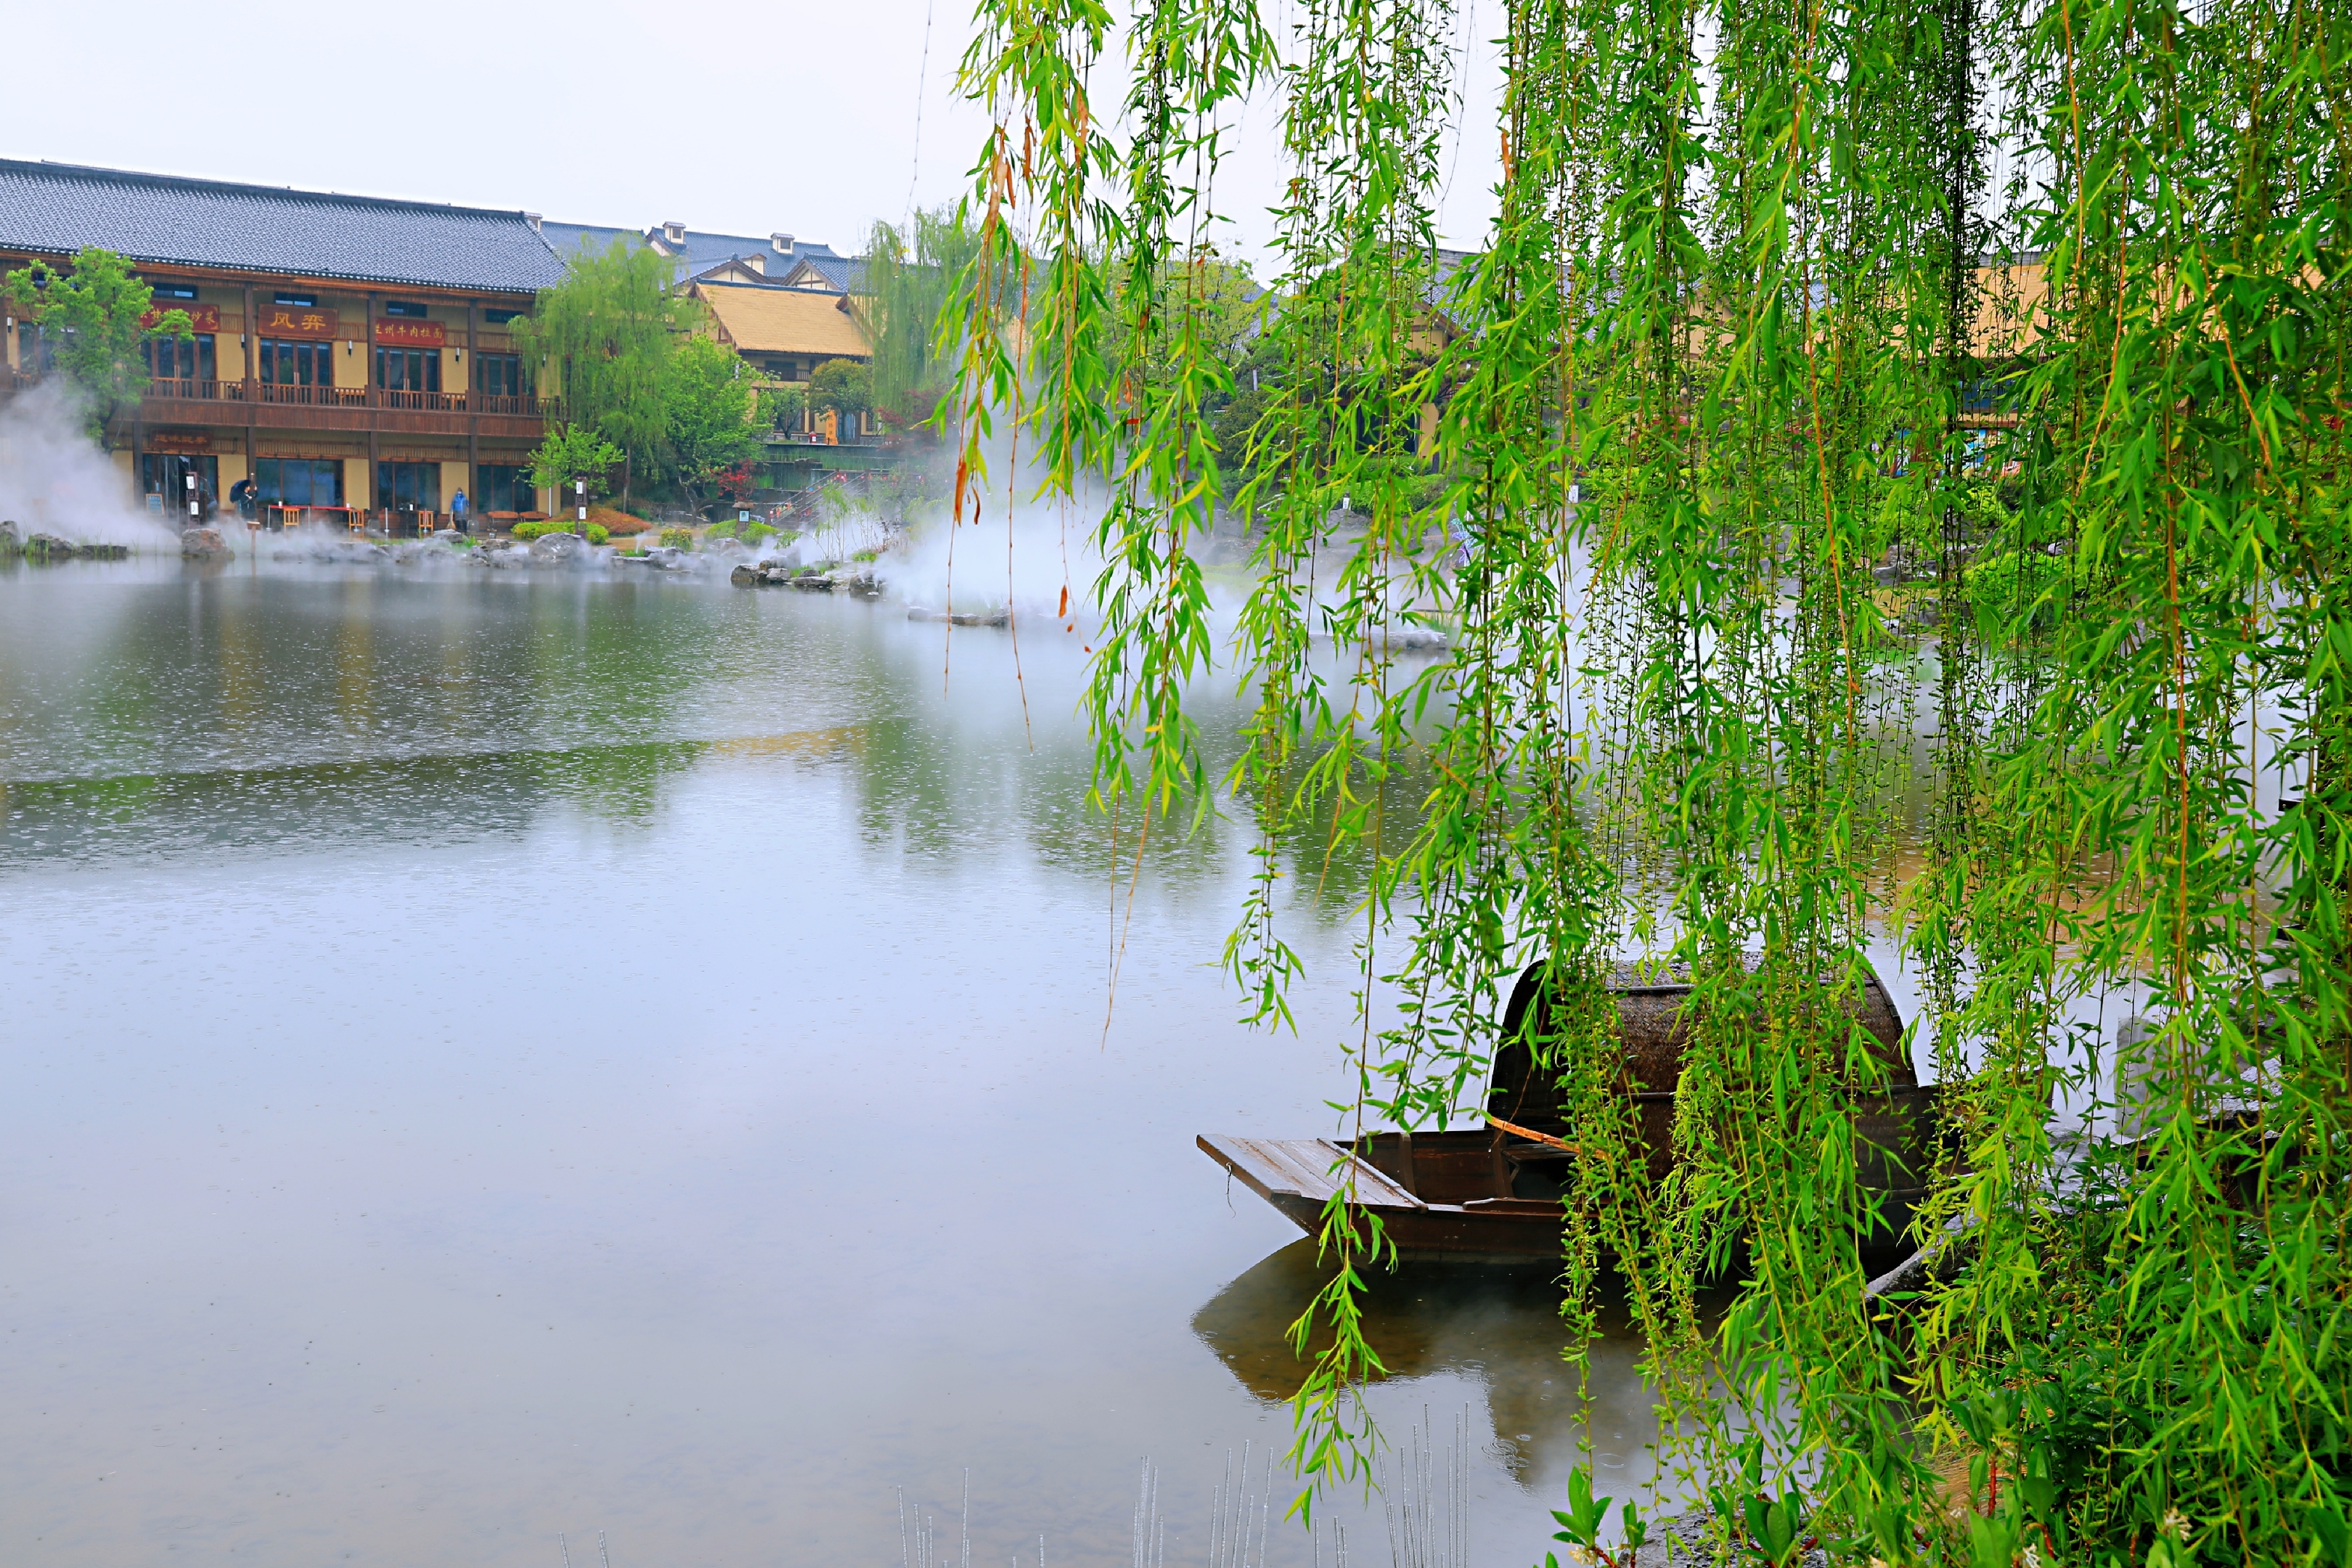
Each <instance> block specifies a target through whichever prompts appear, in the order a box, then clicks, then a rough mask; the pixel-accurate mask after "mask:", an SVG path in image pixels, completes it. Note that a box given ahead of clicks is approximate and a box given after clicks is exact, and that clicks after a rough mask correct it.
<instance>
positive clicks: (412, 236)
mask: <svg viewBox="0 0 2352 1568" xmlns="http://www.w3.org/2000/svg"><path fill="white" fill-rule="evenodd" d="M90 245H94V246H98V247H101V248H103V249H107V250H111V251H114V252H116V253H117V254H118V255H121V256H127V257H129V258H131V259H132V260H134V261H145V262H174V261H176V262H181V263H184V264H185V265H188V266H193V267H218V268H235V269H238V270H247V271H256V272H275V273H282V274H286V275H289V276H293V277H301V278H348V279H353V280H355V281H362V282H370V283H393V284H402V283H405V284H410V285H415V286H422V287H433V288H445V289H482V290H485V291H496V292H500V293H526V294H527V293H530V292H533V291H535V290H537V289H545V288H549V287H551V286H552V285H553V284H555V283H556V282H558V281H559V280H560V279H562V276H563V268H562V263H560V262H558V261H557V260H556V258H555V253H554V252H553V251H551V250H550V249H549V248H548V245H547V242H546V241H545V240H544V239H542V238H541V237H540V235H539V232H538V230H536V229H534V228H532V227H531V226H530V220H529V219H528V218H527V217H525V216H523V215H522V214H521V213H520V212H490V211H488V210H486V209H483V208H480V207H455V206H444V205H440V204H438V203H434V202H402V201H386V200H383V199H382V198H380V197H376V196H342V195H328V194H326V193H323V192H318V191H296V190H289V189H284V188H281V187H278V186H274V185H238V184H229V183H227V182H226V181H221V180H188V179H181V178H178V177H176V176H173V175H168V174H131V173H127V172H125V171H123V170H120V169H86V168H80V167H77V166H76V165H74V164H70V163H31V162H26V161H20V160H16V159H0V248H5V249H13V250H29V251H47V252H58V251H63V252H68V253H69V252H72V251H75V250H79V249H80V248H81V247H84V246H90Z"/></svg>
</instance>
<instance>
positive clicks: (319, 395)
mask: <svg viewBox="0 0 2352 1568" xmlns="http://www.w3.org/2000/svg"><path fill="white" fill-rule="evenodd" d="M147 395H148V396H150V397H170V398H180V399H186V400H189V401H194V402H199V403H243V402H244V401H246V396H247V384H246V383H244V382H241V381H188V380H183V379H180V378H176V377H169V376H157V377H156V378H155V379H154V380H152V381H151V382H149V383H148V384H147ZM252 395H253V399H254V401H255V402H257V403H276V404H292V405H298V406H308V407H314V408H315V407H328V408H404V409H416V410H423V411H426V412H430V413H436V414H467V413H472V414H504V415H508V416H522V417H525V418H530V419H548V418H554V417H556V416H557V410H558V408H559V406H560V400H558V399H556V398H552V397H519V396H513V395H501V394H497V393H488V392H477V393H464V392H408V391H394V390H387V389H386V388H383V387H380V386H283V385H280V384H278V383H276V382H266V381H265V382H256V383H254V384H253V385H252Z"/></svg>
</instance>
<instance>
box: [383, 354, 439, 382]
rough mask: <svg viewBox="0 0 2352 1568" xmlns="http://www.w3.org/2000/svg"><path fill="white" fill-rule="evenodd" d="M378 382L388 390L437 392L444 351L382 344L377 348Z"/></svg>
mask: <svg viewBox="0 0 2352 1568" xmlns="http://www.w3.org/2000/svg"><path fill="white" fill-rule="evenodd" d="M375 384H377V385H378V386H380V387H382V388H383V389H384V390H385V391H386V392H438V391H440V390H441V351H440V350H439V349H387V348H382V347H379V348H378V349H377V350H376V351H375Z"/></svg>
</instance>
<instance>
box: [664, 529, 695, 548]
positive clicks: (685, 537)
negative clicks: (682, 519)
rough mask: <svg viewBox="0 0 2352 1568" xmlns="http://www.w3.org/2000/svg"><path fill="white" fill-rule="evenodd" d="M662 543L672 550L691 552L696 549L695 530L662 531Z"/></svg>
mask: <svg viewBox="0 0 2352 1568" xmlns="http://www.w3.org/2000/svg"><path fill="white" fill-rule="evenodd" d="M661 542H662V543H663V544H665V545H667V546H668V547H669V548H670V549H672V550H691V549H693V548H694V530H692V529H690V528H665V529H663V530H662V531H661Z"/></svg>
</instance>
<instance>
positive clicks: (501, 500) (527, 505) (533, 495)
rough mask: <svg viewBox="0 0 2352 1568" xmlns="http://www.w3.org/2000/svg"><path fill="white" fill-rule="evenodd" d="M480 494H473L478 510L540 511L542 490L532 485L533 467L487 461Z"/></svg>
mask: <svg viewBox="0 0 2352 1568" xmlns="http://www.w3.org/2000/svg"><path fill="white" fill-rule="evenodd" d="M476 471H477V472H478V473H479V474H480V475H481V476H482V477H481V492H482V493H481V494H480V495H478V496H476V497H475V498H474V509H475V510H477V511H537V510H539V492H538V491H537V490H534V489H531V488H530V469H529V468H516V467H512V466H510V465H508V464H505V463H484V464H482V465H480V467H479V468H478V469H477V470H476Z"/></svg>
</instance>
